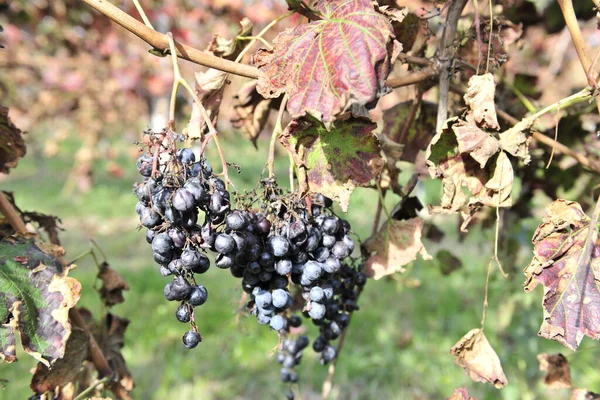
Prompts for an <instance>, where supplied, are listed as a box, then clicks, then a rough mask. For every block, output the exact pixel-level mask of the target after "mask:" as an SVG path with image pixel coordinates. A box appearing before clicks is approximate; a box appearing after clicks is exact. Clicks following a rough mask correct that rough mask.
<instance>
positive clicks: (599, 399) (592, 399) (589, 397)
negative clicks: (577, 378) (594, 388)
mask: <svg viewBox="0 0 600 400" xmlns="http://www.w3.org/2000/svg"><path fill="white" fill-rule="evenodd" d="M571 400H600V394H597V393H594V392H590V391H589V390H587V389H575V390H573V394H572V395H571Z"/></svg>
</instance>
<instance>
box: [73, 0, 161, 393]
mask: <svg viewBox="0 0 600 400" xmlns="http://www.w3.org/2000/svg"><path fill="white" fill-rule="evenodd" d="M132 1H133V5H134V6H135V8H136V10H137V12H138V13H139V14H140V17H142V21H144V24H145V25H146V26H147V27H148V28H150V29H152V30H153V31H155V30H156V29H154V27H153V26H152V23H151V22H150V20H149V19H148V17H147V16H146V13H145V12H144V9H143V8H142V5H141V4H140V2H139V0H132ZM77 397H79V396H77Z"/></svg>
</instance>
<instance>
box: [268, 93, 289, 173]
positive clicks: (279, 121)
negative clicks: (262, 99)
mask: <svg viewBox="0 0 600 400" xmlns="http://www.w3.org/2000/svg"><path fill="white" fill-rule="evenodd" d="M287 101H288V95H287V93H286V94H285V96H284V97H283V100H281V105H280V106H279V112H278V113H277V121H276V122H275V127H274V128H273V134H272V135H271V142H270V143H269V157H268V158H267V169H268V171H269V179H273V178H275V171H274V169H273V164H274V163H275V143H276V142H277V138H278V137H279V135H281V133H282V132H283V124H282V120H283V113H284V111H285V106H286V104H287Z"/></svg>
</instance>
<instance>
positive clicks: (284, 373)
mask: <svg viewBox="0 0 600 400" xmlns="http://www.w3.org/2000/svg"><path fill="white" fill-rule="evenodd" d="M291 374H292V371H291V370H290V369H289V368H281V371H279V377H280V378H281V382H283V383H287V382H289V381H290V377H291Z"/></svg>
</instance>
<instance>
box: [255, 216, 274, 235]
mask: <svg viewBox="0 0 600 400" xmlns="http://www.w3.org/2000/svg"><path fill="white" fill-rule="evenodd" d="M255 226H256V228H257V230H258V232H259V233H261V234H263V235H268V234H269V232H271V222H270V221H269V220H268V219H266V218H263V219H261V220H260V221H259V222H258V223H257V224H256V225H255Z"/></svg>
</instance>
